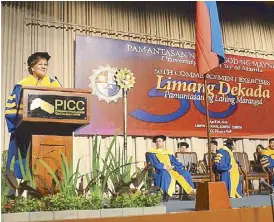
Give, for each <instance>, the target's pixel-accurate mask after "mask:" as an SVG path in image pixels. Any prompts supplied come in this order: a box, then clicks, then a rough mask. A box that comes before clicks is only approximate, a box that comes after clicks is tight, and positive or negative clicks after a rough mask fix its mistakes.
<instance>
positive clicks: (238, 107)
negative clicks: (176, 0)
mask: <svg viewBox="0 0 274 222" xmlns="http://www.w3.org/2000/svg"><path fill="white" fill-rule="evenodd" d="M75 66H76V67H75V87H76V88H91V90H92V97H91V114H90V115H91V122H90V125H88V126H86V127H83V128H82V129H81V130H79V131H78V132H77V134H78V135H94V134H99V135H113V134H115V132H116V131H117V129H118V130H119V132H120V133H122V131H123V98H122V91H121V90H120V89H119V87H117V86H116V83H115V78H114V75H115V71H116V69H117V68H127V69H129V70H130V71H131V72H133V73H134V76H135V82H136V83H135V84H134V87H133V88H132V89H130V91H129V92H128V101H127V102H128V115H127V117H128V135H136V136H137V135H138V136H152V135H157V134H164V135H167V136H172V137H173V136H174V137H186V136H187V137H188V136H195V137H205V136H206V116H205V100H204V91H205V89H204V84H203V76H202V75H200V74H199V73H197V69H196V64H195V51H194V50H192V49H182V48H174V47H167V46H162V45H154V44H146V43H137V42H132V41H123V40H114V39H108V38H100V37H90V36H83V35H77V36H76V63H75ZM207 79H208V87H207V90H208V94H209V110H210V131H211V133H212V136H215V137H234V138H236V137H242V138H243V137H246V138H247V137H248V138H269V137H273V136H274V97H273V93H274V87H273V83H274V61H273V60H264V59H254V58H250V57H244V56H235V55H228V54H227V55H226V60H225V63H224V64H222V65H221V66H220V67H218V68H216V69H215V70H214V71H212V72H211V73H209V74H207Z"/></svg>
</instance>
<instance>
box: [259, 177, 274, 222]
mask: <svg viewBox="0 0 274 222" xmlns="http://www.w3.org/2000/svg"><path fill="white" fill-rule="evenodd" d="M260 183H261V184H263V185H264V186H265V187H267V189H269V191H270V192H269V197H270V203H271V209H272V221H273V222H274V207H273V187H272V186H271V185H270V184H268V183H267V182H265V179H263V178H261V179H260Z"/></svg>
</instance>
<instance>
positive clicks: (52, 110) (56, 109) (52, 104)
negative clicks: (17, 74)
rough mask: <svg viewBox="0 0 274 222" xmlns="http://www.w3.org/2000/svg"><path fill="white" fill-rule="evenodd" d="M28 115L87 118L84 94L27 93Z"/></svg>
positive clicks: (55, 117) (53, 117)
mask: <svg viewBox="0 0 274 222" xmlns="http://www.w3.org/2000/svg"><path fill="white" fill-rule="evenodd" d="M28 117H37V118H52V119H87V98H86V97H85V96H82V97H81V96H59V95H58V96H57V95H37V94H29V95H28Z"/></svg>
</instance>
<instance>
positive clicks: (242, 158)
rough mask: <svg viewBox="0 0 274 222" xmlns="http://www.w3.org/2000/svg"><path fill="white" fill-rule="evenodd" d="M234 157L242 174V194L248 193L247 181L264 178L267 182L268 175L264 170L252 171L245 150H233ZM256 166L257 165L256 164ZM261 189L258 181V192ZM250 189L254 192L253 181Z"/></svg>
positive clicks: (252, 168)
mask: <svg viewBox="0 0 274 222" xmlns="http://www.w3.org/2000/svg"><path fill="white" fill-rule="evenodd" d="M233 155H234V158H235V160H236V162H238V163H239V169H240V173H241V175H242V186H243V193H244V195H246V194H247V195H248V196H249V192H250V190H249V186H248V183H249V181H251V183H252V181H253V180H260V179H261V178H263V179H265V180H266V182H267V183H269V176H268V174H267V173H266V172H263V171H262V172H256V171H254V166H253V167H251V165H250V162H249V159H248V155H247V153H245V152H235V153H233ZM256 167H257V166H256ZM261 189H262V185H261V183H259V194H260V193H261ZM252 191H253V192H254V191H255V190H254V187H253V183H252Z"/></svg>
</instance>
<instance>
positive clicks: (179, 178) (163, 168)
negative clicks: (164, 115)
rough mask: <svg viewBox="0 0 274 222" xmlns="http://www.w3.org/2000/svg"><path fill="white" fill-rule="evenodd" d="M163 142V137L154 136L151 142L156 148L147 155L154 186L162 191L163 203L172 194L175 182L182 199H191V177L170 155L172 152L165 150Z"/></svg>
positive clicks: (192, 186)
mask: <svg viewBox="0 0 274 222" xmlns="http://www.w3.org/2000/svg"><path fill="white" fill-rule="evenodd" d="M165 140H166V137H165V136H155V137H154V138H153V142H154V143H155V144H156V148H152V149H150V150H149V152H148V155H147V162H150V163H151V164H152V166H153V167H154V168H155V174H154V180H155V185H156V186H158V187H160V188H161V189H162V190H163V191H164V201H168V196H172V195H173V194H174V192H175V184H176V182H178V183H179V184H180V185H181V186H182V188H183V189H184V191H185V193H186V194H184V198H185V199H191V198H190V197H189V194H190V193H192V192H193V188H194V185H193V182H192V178H191V175H190V173H189V172H188V171H186V170H184V166H183V164H182V163H180V162H179V161H178V160H177V159H176V158H175V156H173V155H172V152H171V151H169V150H167V149H165V147H164V141H165Z"/></svg>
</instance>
